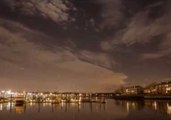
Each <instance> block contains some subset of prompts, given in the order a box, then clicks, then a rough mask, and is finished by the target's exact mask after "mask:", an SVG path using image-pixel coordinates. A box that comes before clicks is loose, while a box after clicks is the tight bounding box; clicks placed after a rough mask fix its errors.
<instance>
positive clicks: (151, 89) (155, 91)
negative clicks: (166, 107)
mask: <svg viewBox="0 0 171 120" xmlns="http://www.w3.org/2000/svg"><path fill="white" fill-rule="evenodd" d="M144 94H150V95H171V81H167V82H161V83H153V84H151V85H149V86H147V87H145V88H144Z"/></svg>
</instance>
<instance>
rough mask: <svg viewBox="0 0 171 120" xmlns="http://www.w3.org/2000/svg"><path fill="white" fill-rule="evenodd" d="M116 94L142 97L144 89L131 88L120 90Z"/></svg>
mask: <svg viewBox="0 0 171 120" xmlns="http://www.w3.org/2000/svg"><path fill="white" fill-rule="evenodd" d="M116 94H120V95H140V94H143V88H142V87H141V86H130V87H124V88H120V89H118V90H117V91H116Z"/></svg>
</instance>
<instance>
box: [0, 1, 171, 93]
mask: <svg viewBox="0 0 171 120" xmlns="http://www.w3.org/2000/svg"><path fill="white" fill-rule="evenodd" d="M170 79H171V1H170V0H0V90H3V89H12V90H27V91H76V92H79V91H81V92H93V91H114V90H115V89H116V88H118V87H120V86H123V85H142V86H145V85H147V84H149V83H152V82H159V81H165V80H170Z"/></svg>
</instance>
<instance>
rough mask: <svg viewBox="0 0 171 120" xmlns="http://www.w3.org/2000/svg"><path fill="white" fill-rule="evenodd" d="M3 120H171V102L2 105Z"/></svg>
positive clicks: (0, 105) (0, 113)
mask: <svg viewBox="0 0 171 120" xmlns="http://www.w3.org/2000/svg"><path fill="white" fill-rule="evenodd" d="M0 120H171V101H170V102H169V101H119V100H118V101H116V100H108V101H107V103H106V104H99V103H82V104H59V105H52V104H27V105H26V106H15V105H14V104H10V103H3V104H0Z"/></svg>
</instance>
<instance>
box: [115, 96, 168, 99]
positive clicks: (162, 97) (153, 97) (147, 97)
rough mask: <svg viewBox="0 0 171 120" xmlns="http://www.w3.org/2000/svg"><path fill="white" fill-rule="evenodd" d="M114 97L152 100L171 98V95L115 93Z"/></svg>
mask: <svg viewBox="0 0 171 120" xmlns="http://www.w3.org/2000/svg"><path fill="white" fill-rule="evenodd" d="M114 99H121V100H123V99H125V100H128V99H130V100H143V99H152V100H171V96H168V95H115V96H114Z"/></svg>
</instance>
